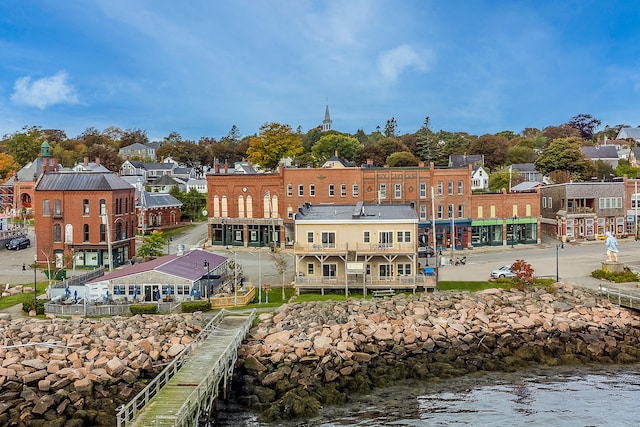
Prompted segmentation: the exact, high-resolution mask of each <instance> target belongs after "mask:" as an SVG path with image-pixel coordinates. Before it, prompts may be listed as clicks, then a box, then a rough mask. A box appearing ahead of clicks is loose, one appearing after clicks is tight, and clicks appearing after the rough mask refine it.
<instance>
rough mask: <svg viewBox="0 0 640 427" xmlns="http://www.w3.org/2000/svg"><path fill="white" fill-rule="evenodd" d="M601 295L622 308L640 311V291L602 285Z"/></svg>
mask: <svg viewBox="0 0 640 427" xmlns="http://www.w3.org/2000/svg"><path fill="white" fill-rule="evenodd" d="M600 293H601V294H602V295H605V296H606V297H607V299H608V300H609V301H611V302H612V303H614V304H617V305H619V306H621V307H626V308H632V309H634V310H640V289H637V288H629V287H624V288H623V287H617V286H608V285H600Z"/></svg>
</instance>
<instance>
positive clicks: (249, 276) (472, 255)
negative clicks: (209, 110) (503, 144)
mask: <svg viewBox="0 0 640 427" xmlns="http://www.w3.org/2000/svg"><path fill="white" fill-rule="evenodd" d="M206 231H207V224H206V223H199V224H196V226H194V227H193V228H192V229H190V230H189V231H187V232H186V233H183V234H181V235H179V236H176V237H175V238H174V239H173V241H171V242H170V243H169V250H170V252H171V253H175V252H176V250H177V245H184V248H185V250H190V249H192V248H196V247H197V248H201V247H202V245H203V244H205V243H206ZM29 237H30V238H31V239H32V242H33V233H32V231H30V234H29ZM619 247H620V254H619V260H620V261H621V262H623V263H624V264H625V265H626V266H628V267H629V268H631V269H632V270H636V271H640V257H639V256H638V255H639V253H640V243H639V242H636V241H635V240H633V239H620V240H619ZM206 250H209V251H211V252H214V253H218V254H220V255H223V256H227V257H230V258H234V257H235V258H236V259H237V261H238V263H239V264H240V265H241V266H242V268H243V271H244V276H245V279H246V280H247V281H250V282H252V283H253V284H255V285H256V286H257V285H258V284H260V283H262V284H263V285H264V284H271V285H280V284H281V283H282V276H281V275H280V274H278V272H277V269H276V268H275V265H274V262H273V260H272V258H271V253H270V251H269V249H257V248H230V249H224V248H219V247H211V246H206ZM33 251H34V249H33V246H32V247H31V248H29V249H23V250H20V251H8V250H6V249H4V248H0V271H1V272H2V273H0V277H1V279H0V284H5V283H10V284H28V283H33V280H34V273H33V270H30V269H29V268H28V267H27V269H26V271H23V270H22V264H23V263H25V264H26V265H27V266H28V265H29V264H30V263H31V262H32V260H33V255H34V252H33ZM283 252H284V253H285V254H286V258H287V261H288V269H287V272H286V274H285V283H290V282H291V281H292V280H293V275H294V268H293V260H294V257H293V252H292V251H290V250H285V251H283ZM556 253H557V258H556ZM443 255H444V256H446V257H447V258H449V257H451V251H447V252H444V253H443ZM455 256H456V257H457V256H466V257H467V264H466V265H461V266H446V267H443V268H441V269H440V280H445V281H446V280H484V279H488V278H489V273H490V272H491V270H493V269H496V268H499V267H500V266H502V265H505V264H511V263H513V262H514V261H515V260H516V259H524V260H525V261H527V262H529V263H530V264H531V265H532V267H533V268H534V270H535V274H536V275H537V276H548V277H556V259H557V267H558V275H559V277H560V280H562V281H568V282H572V283H576V284H579V285H582V286H587V287H590V288H594V289H595V288H597V286H598V284H599V283H600V281H598V280H596V279H593V278H591V277H590V274H591V272H592V271H593V270H597V269H600V268H601V267H602V266H601V262H602V261H604V260H605V259H606V249H605V245H604V242H603V241H594V242H582V243H578V244H571V243H569V244H565V245H564V248H559V247H557V242H556V241H554V240H552V239H549V238H546V237H545V238H544V240H543V244H541V245H516V246H515V247H514V248H511V247H510V246H506V247H485V248H477V249H472V250H463V251H456V252H455ZM424 260H425V259H424V258H420V262H421V264H422V265H423V266H424ZM434 262H435V260H434V259H433V258H430V259H429V264H430V265H431V266H433V265H434ZM37 278H38V281H42V280H45V277H44V275H43V274H42V272H40V271H38V273H37Z"/></svg>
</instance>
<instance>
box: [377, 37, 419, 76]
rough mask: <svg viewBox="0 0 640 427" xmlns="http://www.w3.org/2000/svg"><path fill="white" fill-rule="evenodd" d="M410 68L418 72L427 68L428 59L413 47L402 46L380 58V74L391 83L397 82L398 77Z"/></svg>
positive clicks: (383, 54) (384, 53) (382, 54)
mask: <svg viewBox="0 0 640 427" xmlns="http://www.w3.org/2000/svg"><path fill="white" fill-rule="evenodd" d="M409 67H413V68H415V69H416V70H418V71H424V70H425V69H426V68H427V66H426V58H425V57H424V56H421V55H420V54H419V53H418V52H416V50H415V49H413V48H412V47H411V46H407V45H400V46H398V47H396V48H393V49H391V50H388V51H386V52H383V53H381V54H380V55H379V56H378V69H379V70H380V74H381V75H382V77H384V79H385V80H388V81H390V82H395V81H396V79H397V78H398V76H399V75H400V74H401V73H402V72H403V71H404V70H405V69H407V68H409Z"/></svg>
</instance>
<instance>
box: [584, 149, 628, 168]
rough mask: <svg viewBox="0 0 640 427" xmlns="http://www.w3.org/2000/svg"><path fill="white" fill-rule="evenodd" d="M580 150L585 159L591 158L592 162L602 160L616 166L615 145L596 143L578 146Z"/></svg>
mask: <svg viewBox="0 0 640 427" xmlns="http://www.w3.org/2000/svg"><path fill="white" fill-rule="evenodd" d="M580 151H581V152H582V155H583V156H584V158H585V159H588V160H592V161H594V162H596V161H598V160H602V161H603V162H605V163H608V164H610V165H611V167H612V168H616V167H617V166H618V161H619V160H620V158H619V157H618V150H617V148H616V146H615V145H598V146H595V147H590V146H584V147H580Z"/></svg>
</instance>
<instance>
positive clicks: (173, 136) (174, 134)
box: [162, 130, 182, 144]
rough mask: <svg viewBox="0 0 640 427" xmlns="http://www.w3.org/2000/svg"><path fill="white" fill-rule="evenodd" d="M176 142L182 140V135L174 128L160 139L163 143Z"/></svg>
mask: <svg viewBox="0 0 640 427" xmlns="http://www.w3.org/2000/svg"><path fill="white" fill-rule="evenodd" d="M178 142H182V136H180V134H179V133H178V132H176V131H175V130H174V131H172V132H171V133H169V135H167V136H165V137H164V139H163V140H162V143H163V144H177V143H178Z"/></svg>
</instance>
